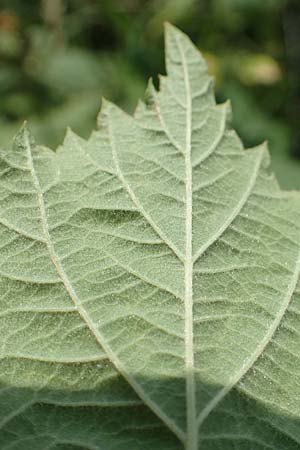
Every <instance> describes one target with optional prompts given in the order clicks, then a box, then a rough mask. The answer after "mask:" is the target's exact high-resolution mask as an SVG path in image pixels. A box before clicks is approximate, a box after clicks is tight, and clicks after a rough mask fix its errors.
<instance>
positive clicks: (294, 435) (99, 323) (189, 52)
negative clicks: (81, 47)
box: [0, 25, 300, 450]
mask: <svg viewBox="0 0 300 450" xmlns="http://www.w3.org/2000/svg"><path fill="white" fill-rule="evenodd" d="M166 66H167V73H168V76H167V77H162V78H161V79H160V90H159V91H156V89H155V88H154V87H153V85H152V83H149V86H148V89H147V95H146V101H145V103H143V102H140V103H139V105H138V108H137V110H136V113H135V115H134V117H130V116H128V115H126V114H125V113H124V112H122V111H121V110H119V109H118V108H117V107H115V106H114V105H112V104H110V103H108V102H106V101H104V102H103V106H102V111H101V114H100V117H99V130H98V131H96V132H94V133H93V134H92V136H91V138H90V139H89V140H88V141H84V140H82V139H80V138H79V137H77V136H76V135H75V134H73V133H72V132H71V131H69V132H68V133H67V136H66V139H65V141H64V143H63V145H62V146H61V147H60V148H59V149H58V151H57V152H56V153H54V152H52V151H51V150H48V149H46V148H42V147H37V146H36V145H35V144H34V142H33V139H32V138H31V136H30V134H29V132H28V130H27V128H26V127H25V128H23V129H22V130H21V131H20V133H19V134H18V136H17V137H16V139H15V143H14V147H13V149H12V150H10V151H3V150H2V151H1V155H0V158H1V159H0V246H1V253H0V332H1V343H2V345H1V349H0V356H1V370H0V389H1V390H0V400H1V408H0V427H1V429H0V448H1V450H27V449H28V450H50V449H55V450H76V449H77V450H79V449H80V450H154V449H155V450H183V449H185V450H223V449H224V450H253V449H255V450H267V449H274V450H296V449H298V450H299V448H300V420H299V419H300V381H299V379H300V378H299V375H300V326H299V317H300V297H299V293H300V285H299V273H300V255H299V243H300V228H299V218H300V217H299V211H300V209H299V205H300V202H299V196H298V194H297V193H284V192H282V191H280V189H279V187H278V185H277V183H276V181H275V180H274V178H273V176H272V175H270V173H269V170H268V165H269V159H268V153H267V150H266V148H265V146H264V145H263V146H261V147H259V148H256V149H253V150H247V151H245V150H244V149H243V146H242V144H241V142H240V140H239V138H238V137H237V135H236V134H235V132H234V131H233V130H231V129H230V125H229V122H230V106H229V105H228V104H225V105H219V106H217V105H216V104H215V100H214V95H213V89H212V80H211V78H210V77H209V75H208V74H207V69H206V65H205V62H204V61H203V59H202V57H201V55H200V54H199V52H198V51H197V49H196V48H195V47H194V46H193V45H192V44H191V42H190V41H189V39H188V38H187V37H186V36H185V35H184V34H182V33H181V32H180V31H178V30H176V29H175V28H173V27H171V26H170V25H169V26H167V29H166ZM120 76H121V74H120ZM253 119H254V120H255V118H251V117H250V118H244V120H253Z"/></svg>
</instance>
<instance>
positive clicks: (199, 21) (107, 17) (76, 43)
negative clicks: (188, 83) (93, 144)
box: [0, 0, 300, 189]
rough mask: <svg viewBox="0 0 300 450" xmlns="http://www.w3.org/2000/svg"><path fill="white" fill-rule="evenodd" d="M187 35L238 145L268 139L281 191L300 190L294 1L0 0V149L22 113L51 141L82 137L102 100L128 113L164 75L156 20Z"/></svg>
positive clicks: (298, 29) (299, 32) (298, 4)
mask: <svg viewBox="0 0 300 450" xmlns="http://www.w3.org/2000/svg"><path fill="white" fill-rule="evenodd" d="M166 20H167V21H170V22H172V23H173V24H175V25H177V26H179V27H180V28H181V29H182V30H184V31H185V32H186V33H188V34H189V35H190V37H191V38H192V39H193V40H194V42H195V43H196V45H197V46H198V47H199V48H200V50H202V51H203V53H204V55H205V56H206V58H207V61H208V64H209V69H210V71H211V73H212V74H213V75H214V76H215V80H216V91H217V99H218V101H224V100H225V99H227V98H230V99H231V100H232V105H233V113H234V126H235V128H236V129H237V131H238V133H239V135H240V136H241V137H242V139H243V141H244V143H245V145H246V146H247V147H248V146H252V145H256V144H259V143H261V142H262V141H263V140H265V139H267V140H268V141H269V145H270V150H271V153H272V161H273V163H272V164H273V168H274V170H275V172H276V173H277V176H278V178H279V180H280V184H281V186H283V187H284V188H289V189H295V188H300V133H299V128H300V1H299V0H7V1H6V0H0V94H1V102H0V145H2V146H3V145H8V143H9V142H10V140H11V138H12V136H13V135H14V133H15V132H16V130H17V129H18V127H19V126H20V124H21V123H22V122H23V121H24V119H25V118H26V119H28V120H29V124H30V127H31V128H32V130H33V132H34V134H35V136H36V138H37V141H38V142H41V143H44V144H47V145H48V146H50V147H52V148H55V147H56V146H57V145H58V144H59V143H60V142H61V141H62V139H63V136H64V133H65V129H66V127H67V126H68V125H70V126H71V127H72V128H73V129H74V130H75V131H76V132H77V133H79V134H80V135H81V136H84V137H87V136H88V135H89V133H90V131H91V130H92V129H93V128H94V127H95V123H96V115H97V112H98V111H99V108H100V103H101V96H105V97H107V98H109V99H110V100H112V101H114V102H116V103H117V104H118V105H120V106H122V107H123V108H124V109H126V110H127V111H129V112H132V111H133V109H134V107H135V104H136V103H137V100H138V98H139V97H142V96H143V92H144V89H145V87H146V82H147V78H148V77H149V76H153V77H154V79H155V80H157V73H162V72H164V60H163V58H164V56H163V23H164V22H165V21H166Z"/></svg>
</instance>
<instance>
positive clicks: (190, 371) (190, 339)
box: [176, 35, 198, 450]
mask: <svg viewBox="0 0 300 450" xmlns="http://www.w3.org/2000/svg"><path fill="white" fill-rule="evenodd" d="M176 43H177V46H178V49H179V53H180V57H181V60H182V67H183V77H184V86H185V94H186V134H185V154H184V156H185V170H186V185H185V189H186V190H185V195H186V198H185V204H186V218H185V220H186V222H185V261H184V272H185V296H184V305H185V364H186V414H187V443H186V449H187V450H197V449H198V431H197V410H196V386H195V365H194V317H193V242H192V235H193V233H192V231H193V169H192V155H191V153H192V142H191V140H192V96H191V87H190V79H189V71H188V64H187V61H186V57H185V52H184V50H183V48H182V45H181V41H180V40H179V39H178V37H177V35H176Z"/></svg>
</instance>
